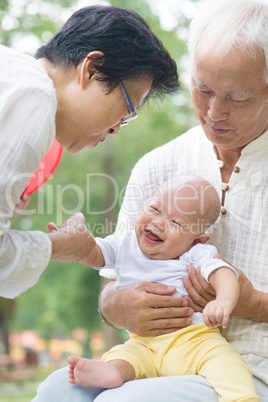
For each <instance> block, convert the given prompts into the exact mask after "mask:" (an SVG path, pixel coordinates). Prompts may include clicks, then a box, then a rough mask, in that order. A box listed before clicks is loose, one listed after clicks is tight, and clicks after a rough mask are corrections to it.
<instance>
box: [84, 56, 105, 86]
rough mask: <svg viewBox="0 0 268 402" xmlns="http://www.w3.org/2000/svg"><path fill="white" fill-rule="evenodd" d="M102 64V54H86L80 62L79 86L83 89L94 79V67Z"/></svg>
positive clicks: (95, 70) (95, 71)
mask: <svg viewBox="0 0 268 402" xmlns="http://www.w3.org/2000/svg"><path fill="white" fill-rule="evenodd" d="M103 62H104V53H103V52H101V51H98V50H94V51H93V52H90V53H88V55H87V56H86V57H85V58H84V60H83V61H82V64H81V67H80V70H79V84H80V86H81V87H82V89H84V88H85V87H86V86H87V85H88V83H89V82H90V80H92V79H95V75H96V73H97V72H98V70H97V69H96V65H101V64H103Z"/></svg>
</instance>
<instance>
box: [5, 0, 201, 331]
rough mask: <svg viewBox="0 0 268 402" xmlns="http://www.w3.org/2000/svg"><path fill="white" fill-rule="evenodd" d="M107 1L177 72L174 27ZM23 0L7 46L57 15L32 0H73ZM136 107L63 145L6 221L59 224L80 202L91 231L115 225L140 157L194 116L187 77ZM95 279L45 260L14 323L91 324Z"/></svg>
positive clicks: (39, 31) (137, 1)
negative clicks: (83, 140)
mask: <svg viewBox="0 0 268 402" xmlns="http://www.w3.org/2000/svg"><path fill="white" fill-rule="evenodd" d="M96 3H97V1H96ZM111 3H112V4H113V5H117V6H123V7H126V8H130V9H134V10H135V11H137V12H138V13H140V14H141V15H142V16H143V17H144V18H145V19H146V21H147V22H148V23H149V25H150V26H151V27H152V29H153V31H154V32H155V33H156V34H157V35H158V36H159V37H160V38H161V40H162V41H163V43H164V45H165V46H166V47H167V48H168V50H169V52H170V53H171V55H172V57H174V58H175V59H176V61H177V63H178V68H179V71H180V72H183V69H182V67H181V63H180V59H181V57H182V55H183V54H184V53H185V43H184V42H183V41H182V40H181V39H179V38H178V35H177V33H176V29H174V30H173V31H169V32H165V31H163V29H162V28H161V26H160V23H159V19H158V17H157V16H156V15H153V14H152V13H151V10H150V7H149V5H148V3H147V2H146V1H145V0H113V1H111ZM0 4H1V11H0V20H1V21H3V19H4V18H5V17H6V16H7V15H8V14H10V13H11V14H10V15H12V13H13V14H14V9H12V5H13V4H14V3H13V1H10V2H9V1H4V0H1V3H0ZM23 4H24V6H22V7H21V8H20V10H19V11H20V12H17V15H18V17H16V19H17V24H15V25H14V28H13V29H9V30H8V31H5V30H4V29H3V28H2V29H1V28H0V40H1V43H3V44H6V45H9V46H12V45H13V43H14V41H15V39H16V35H17V34H18V33H21V34H28V33H29V32H31V33H33V34H34V35H35V36H36V37H37V38H38V39H39V42H40V44H42V42H43V41H44V38H47V37H48V36H49V35H52V34H54V33H55V32H56V31H57V30H58V28H59V27H60V25H61V23H60V20H59V18H56V17H55V12H53V13H51V15H52V17H53V18H51V17H50V15H49V14H48V13H47V11H46V12H43V13H42V12H36V13H35V14H29V10H31V7H32V6H33V5H35V7H37V5H39V6H40V8H39V10H48V9H49V8H47V7H45V6H49V7H50V8H51V7H52V8H53V7H55V9H56V10H57V12H58V15H60V13H59V11H58V10H60V9H62V8H63V9H67V8H68V7H71V6H72V7H73V8H74V9H75V4H76V2H75V1H72V0H68V1H67V0H61V1H58V2H57V4H55V2H54V1H53V0H51V1H48V0H47V1H42V2H41V1H40V0H38V1H36V0H35V2H33V0H25V1H24V3H23ZM12 10H13V11H12ZM11 11H12V12H11ZM12 18H13V17H12ZM14 18H15V17H14ZM183 24H187V20H186V19H185V18H184V19H182V20H180V25H183ZM1 26H2V24H1ZM4 26H5V24H4ZM44 32H45V33H46V34H45V35H44ZM34 51H35V49H34V50H33V53H34ZM139 113H140V116H139V118H138V119H137V120H135V121H134V122H131V123H130V124H129V125H127V126H126V127H123V128H122V129H121V130H120V133H119V134H118V135H117V136H109V137H110V138H109V139H108V138H107V140H106V141H105V143H104V144H100V145H99V146H98V147H97V148H95V149H90V150H84V151H83V152H81V153H79V154H77V155H69V154H67V153H66V151H65V152H64V154H63V158H62V160H61V162H60V165H59V167H58V169H57V171H56V172H55V174H54V175H53V178H51V179H50V180H49V181H48V183H47V184H46V185H44V186H43V188H41V189H40V190H39V191H38V192H37V193H35V194H33V195H32V197H31V203H30V205H29V206H28V208H27V211H28V213H29V215H20V214H17V215H15V216H14V218H13V221H12V227H15V228H18V229H21V230H42V231H46V230H47V229H46V225H47V223H48V222H50V221H54V222H55V223H56V224H57V225H58V226H61V225H62V224H63V223H64V221H65V220H66V219H67V218H68V216H69V215H70V214H72V213H74V212H76V211H78V210H81V211H82V212H83V213H84V214H85V217H86V222H87V225H88V227H89V228H90V229H91V230H92V232H93V233H94V234H95V235H97V236H100V237H104V236H105V235H107V234H109V233H111V232H113V230H114V227H115V223H116V219H117V214H118V211H119V208H120V203H121V201H122V196H123V193H124V188H125V186H126V184H127V181H128V178H129V175H130V173H131V169H132V168H133V166H134V165H135V163H136V162H137V161H138V159H139V158H140V157H142V156H143V155H144V154H145V153H146V152H149V151H150V150H152V149H154V148H156V147H158V146H161V145H162V144H164V143H166V142H168V141H170V140H172V139H173V138H175V137H176V136H178V135H179V134H181V133H182V132H185V131H186V130H187V129H188V128H189V127H190V126H192V125H194V124H195V120H194V117H193V112H192V109H191V103H190V96H189V92H188V89H187V88H185V85H182V89H181V93H180V94H179V95H177V96H175V97H173V98H171V97H167V98H165V99H164V100H163V101H159V100H158V101H155V100H151V101H149V104H147V105H145V106H144V107H143V108H142V110H140V112H139ZM105 175H108V176H109V177H110V179H107V177H106V176H105ZM110 206H112V208H109V207H110ZM105 210H107V211H106V212H105V213H104V212H103V211H105ZM100 287H101V280H100V277H99V275H98V272H97V271H96V270H93V269H90V268H86V267H83V266H81V265H80V264H62V263H59V262H57V261H51V262H50V264H49V266H48V268H47V269H46V270H45V272H44V273H43V274H42V275H41V277H40V279H39V281H38V283H37V284H36V285H35V286H34V287H33V288H31V289H30V290H28V291H27V292H26V293H24V294H23V295H21V296H19V297H18V298H17V315H16V320H15V321H14V325H13V327H14V329H26V328H27V329H35V330H38V331H39V332H40V334H41V335H42V336H44V337H47V338H49V337H51V336H63V335H64V336H65V335H66V336H69V335H70V333H71V331H72V329H74V328H76V327H84V328H87V329H88V330H92V329H96V328H98V327H100V320H99V317H98V313H97V300H98V295H99V291H100ZM0 305H1V301H0Z"/></svg>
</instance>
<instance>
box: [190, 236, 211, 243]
mask: <svg viewBox="0 0 268 402" xmlns="http://www.w3.org/2000/svg"><path fill="white" fill-rule="evenodd" d="M209 239H210V235H209V234H208V233H202V234H200V235H199V236H198V237H197V238H196V239H195V240H194V241H193V245H196V244H198V243H202V244H205V243H206V242H207V241H208V240H209Z"/></svg>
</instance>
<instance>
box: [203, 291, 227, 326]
mask: <svg viewBox="0 0 268 402" xmlns="http://www.w3.org/2000/svg"><path fill="white" fill-rule="evenodd" d="M231 312H232V306H231V302H230V301H229V300H228V299H224V298H218V299H216V300H213V301H211V302H209V303H208V304H207V305H206V307H205V308H204V310H203V319H204V322H205V324H206V326H207V327H209V328H211V327H218V326H222V327H223V328H226V327H227V324H228V319H229V315H230V314H231Z"/></svg>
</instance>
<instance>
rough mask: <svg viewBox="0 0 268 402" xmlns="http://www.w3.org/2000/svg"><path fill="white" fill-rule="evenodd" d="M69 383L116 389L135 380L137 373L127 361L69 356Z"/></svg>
mask: <svg viewBox="0 0 268 402" xmlns="http://www.w3.org/2000/svg"><path fill="white" fill-rule="evenodd" d="M67 362H68V363H69V382H70V383H72V384H78V385H82V386H84V387H101V388H115V387H119V386H120V385H122V384H123V383H124V382H126V381H130V380H134V379H135V371H134V369H133V367H132V366H131V364H129V363H128V362H126V361H125V360H112V361H109V362H103V361H99V360H90V359H84V358H82V357H75V356H69V357H68V359H67Z"/></svg>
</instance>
